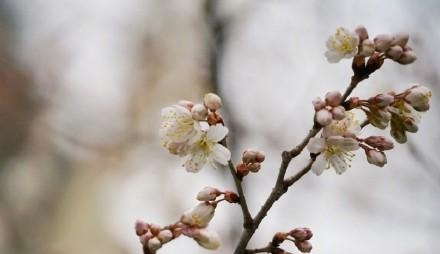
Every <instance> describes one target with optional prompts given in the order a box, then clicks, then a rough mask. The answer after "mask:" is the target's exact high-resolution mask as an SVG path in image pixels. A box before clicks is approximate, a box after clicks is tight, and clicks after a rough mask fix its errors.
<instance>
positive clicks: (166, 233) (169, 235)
mask: <svg viewBox="0 0 440 254" xmlns="http://www.w3.org/2000/svg"><path fill="white" fill-rule="evenodd" d="M157 238H158V239H159V240H160V242H161V243H162V244H164V243H167V242H169V241H171V239H173V232H171V230H169V229H164V230H162V231H160V232H159V234H158V235H157Z"/></svg>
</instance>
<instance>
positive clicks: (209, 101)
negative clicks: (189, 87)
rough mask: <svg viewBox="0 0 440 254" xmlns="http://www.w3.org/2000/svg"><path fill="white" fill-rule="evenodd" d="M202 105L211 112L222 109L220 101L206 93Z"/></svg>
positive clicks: (215, 96) (213, 95)
mask: <svg viewBox="0 0 440 254" xmlns="http://www.w3.org/2000/svg"><path fill="white" fill-rule="evenodd" d="M203 104H205V106H206V107H207V108H209V109H210V110H212V111H216V110H217V109H219V108H221V107H222V99H221V98H220V96H218V95H217V94H215V93H207V94H205V97H204V98H203Z"/></svg>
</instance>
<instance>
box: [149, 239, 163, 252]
mask: <svg viewBox="0 0 440 254" xmlns="http://www.w3.org/2000/svg"><path fill="white" fill-rule="evenodd" d="M160 247H162V243H160V241H159V239H157V238H156V237H153V238H151V239H150V240H149V241H148V249H149V250H150V251H151V252H153V253H155V252H156V251H157V250H158V249H160Z"/></svg>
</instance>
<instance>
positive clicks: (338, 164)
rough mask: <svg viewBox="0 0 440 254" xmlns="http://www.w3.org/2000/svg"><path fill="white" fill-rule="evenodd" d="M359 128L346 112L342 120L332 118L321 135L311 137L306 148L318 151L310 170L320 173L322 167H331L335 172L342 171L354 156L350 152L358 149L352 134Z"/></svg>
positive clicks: (312, 151) (315, 152) (322, 169)
mask: <svg viewBox="0 0 440 254" xmlns="http://www.w3.org/2000/svg"><path fill="white" fill-rule="evenodd" d="M360 129H361V127H360V125H359V123H358V122H357V121H356V120H354V118H353V115H352V114H348V113H347V116H346V117H345V118H344V119H343V120H340V121H335V120H333V122H332V123H331V124H329V125H327V126H326V127H325V128H324V130H323V133H322V137H320V138H311V139H310V141H309V144H308V146H307V148H308V149H309V151H310V152H311V153H314V154H319V153H320V155H319V156H318V157H317V158H316V161H315V163H314V164H313V166H312V171H313V172H314V173H315V174H316V175H320V174H322V172H323V171H324V169H328V168H330V167H333V168H334V169H335V171H336V173H338V174H342V173H344V172H345V170H347V168H348V167H349V163H350V161H351V158H352V157H353V156H354V154H352V153H351V152H352V151H355V150H357V149H359V142H358V141H357V140H356V139H355V138H354V136H355V135H356V134H357V133H359V131H360Z"/></svg>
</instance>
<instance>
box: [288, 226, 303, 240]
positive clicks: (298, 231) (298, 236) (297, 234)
mask: <svg viewBox="0 0 440 254" xmlns="http://www.w3.org/2000/svg"><path fill="white" fill-rule="evenodd" d="M289 235H290V236H291V237H293V238H295V240H297V241H304V240H307V239H306V238H307V231H306V230H304V229H303V228H295V229H293V230H292V231H290V232H289Z"/></svg>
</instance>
